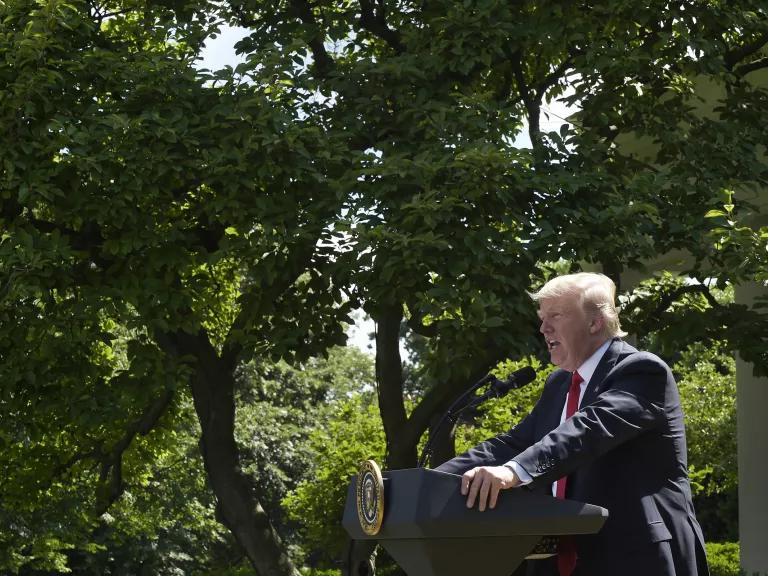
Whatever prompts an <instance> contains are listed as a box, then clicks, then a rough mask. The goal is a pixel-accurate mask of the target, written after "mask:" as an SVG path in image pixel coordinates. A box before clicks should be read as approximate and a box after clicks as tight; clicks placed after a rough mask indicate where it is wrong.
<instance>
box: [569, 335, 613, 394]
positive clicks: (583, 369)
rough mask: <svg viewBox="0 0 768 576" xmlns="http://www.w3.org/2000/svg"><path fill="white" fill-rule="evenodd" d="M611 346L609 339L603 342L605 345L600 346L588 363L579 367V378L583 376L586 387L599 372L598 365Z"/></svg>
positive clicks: (587, 360) (588, 359)
mask: <svg viewBox="0 0 768 576" xmlns="http://www.w3.org/2000/svg"><path fill="white" fill-rule="evenodd" d="M610 345H611V339H610V338H609V339H608V340H606V341H605V342H603V345H602V346H600V348H598V349H597V350H595V352H594V353H593V354H592V356H590V357H589V358H587V359H586V361H585V362H584V363H583V364H582V365H581V366H579V368H578V370H576V371H577V372H578V373H579V376H581V377H582V378H583V379H584V384H583V385H584V386H585V385H587V384H589V381H590V380H591V379H592V375H593V374H594V373H595V370H597V365H598V364H599V363H600V360H602V358H603V354H605V351H606V350H608V346H610Z"/></svg>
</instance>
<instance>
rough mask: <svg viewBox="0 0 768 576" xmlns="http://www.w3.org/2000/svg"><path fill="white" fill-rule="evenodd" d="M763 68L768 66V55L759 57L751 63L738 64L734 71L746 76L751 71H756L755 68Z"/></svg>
mask: <svg viewBox="0 0 768 576" xmlns="http://www.w3.org/2000/svg"><path fill="white" fill-rule="evenodd" d="M762 68H768V57H765V58H759V59H757V60H755V61H754V62H750V63H749V64H742V65H741V66H737V67H736V68H735V69H734V71H733V73H734V74H736V75H738V76H746V75H747V74H749V73H750V72H754V71H755V70H760V69H762Z"/></svg>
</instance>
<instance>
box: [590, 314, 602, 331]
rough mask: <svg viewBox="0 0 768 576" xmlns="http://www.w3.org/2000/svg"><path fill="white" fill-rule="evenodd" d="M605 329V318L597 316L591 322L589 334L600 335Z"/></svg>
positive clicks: (600, 315)
mask: <svg viewBox="0 0 768 576" xmlns="http://www.w3.org/2000/svg"><path fill="white" fill-rule="evenodd" d="M604 329H605V318H603V315H602V314H595V315H593V316H592V319H591V320H590V321H589V333H590V334H600V333H601V332H602V331H603V330H604Z"/></svg>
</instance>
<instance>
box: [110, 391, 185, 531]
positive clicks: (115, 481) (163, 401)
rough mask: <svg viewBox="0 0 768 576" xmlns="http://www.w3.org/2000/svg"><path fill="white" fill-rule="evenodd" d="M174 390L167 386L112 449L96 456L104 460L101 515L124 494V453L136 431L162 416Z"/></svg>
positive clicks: (142, 430)
mask: <svg viewBox="0 0 768 576" xmlns="http://www.w3.org/2000/svg"><path fill="white" fill-rule="evenodd" d="M173 396H174V391H173V390H165V391H163V393H162V394H161V395H160V396H159V397H158V398H156V399H155V400H154V401H153V402H152V403H151V404H149V405H148V406H147V407H146V408H145V409H144V413H143V414H142V415H141V417H140V418H139V419H138V420H136V421H134V422H133V423H132V424H131V425H130V426H129V427H128V429H127V430H126V431H125V433H124V434H123V437H122V438H120V440H118V441H117V442H116V443H115V444H114V446H112V448H111V449H110V450H109V452H107V453H106V454H105V453H103V452H102V453H101V454H100V455H99V456H98V457H97V458H98V459H99V460H100V461H101V470H100V472H99V484H100V487H99V489H98V491H97V499H96V514H97V515H98V516H101V515H102V514H104V512H106V511H107V510H108V509H109V507H110V506H111V505H112V504H113V503H114V502H115V501H116V500H117V499H118V498H119V497H120V496H121V495H122V493H123V491H124V489H125V485H124V483H123V453H124V452H125V451H126V450H127V449H128V448H129V447H130V445H131V443H132V442H133V439H134V438H135V437H136V435H137V434H141V435H142V436H146V435H147V434H149V433H150V432H151V431H152V430H153V429H154V427H155V426H156V425H157V423H158V422H159V421H160V417H161V416H162V415H163V414H164V413H165V411H166V410H167V408H168V406H169V405H170V404H171V401H172V400H173Z"/></svg>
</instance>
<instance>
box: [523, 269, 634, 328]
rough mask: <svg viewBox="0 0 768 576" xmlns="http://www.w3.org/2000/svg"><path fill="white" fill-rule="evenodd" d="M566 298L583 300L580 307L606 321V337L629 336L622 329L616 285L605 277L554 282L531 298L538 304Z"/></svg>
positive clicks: (580, 275) (590, 275)
mask: <svg viewBox="0 0 768 576" xmlns="http://www.w3.org/2000/svg"><path fill="white" fill-rule="evenodd" d="M566 294H575V295H577V296H578V297H579V304H580V305H581V306H582V307H583V308H584V310H586V311H588V312H589V311H595V312H597V313H598V314H600V315H601V316H602V317H603V320H604V322H605V334H606V336H610V337H611V338H613V337H617V336H618V337H621V336H626V335H627V333H626V332H624V331H623V330H622V329H621V323H620V322H619V313H618V311H617V310H616V306H615V304H614V301H615V299H616V285H615V284H614V283H613V280H611V279H610V278H608V276H606V275H605V274H597V273H595V272H578V273H576V274H565V275H563V276H557V277H555V278H552V280H550V281H549V282H547V283H546V284H544V286H542V287H541V288H540V289H539V290H538V291H536V292H533V293H531V294H530V296H531V298H533V300H534V301H536V302H538V301H540V300H547V299H549V298H558V297H560V296H564V295H566Z"/></svg>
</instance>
